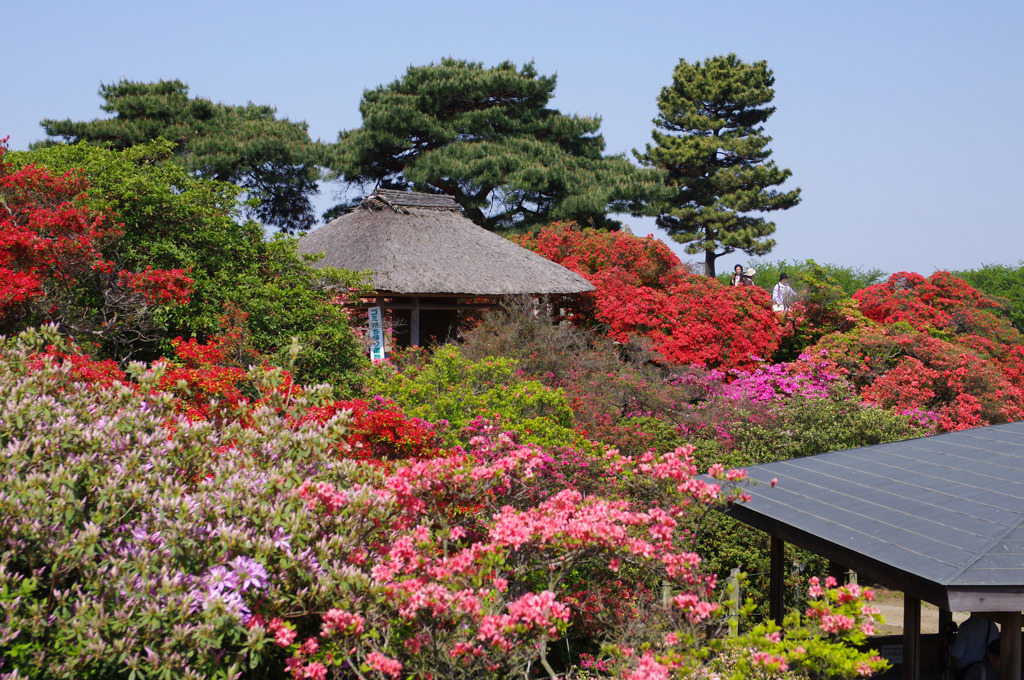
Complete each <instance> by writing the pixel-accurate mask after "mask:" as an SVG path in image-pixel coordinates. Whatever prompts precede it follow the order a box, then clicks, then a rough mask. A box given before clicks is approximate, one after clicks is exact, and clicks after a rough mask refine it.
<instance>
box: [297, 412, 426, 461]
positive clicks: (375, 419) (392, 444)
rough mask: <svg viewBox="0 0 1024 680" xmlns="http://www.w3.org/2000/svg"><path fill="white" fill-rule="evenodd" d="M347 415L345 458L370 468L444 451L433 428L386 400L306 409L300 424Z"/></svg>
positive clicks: (322, 421) (423, 457)
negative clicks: (342, 414) (365, 464)
mask: <svg viewBox="0 0 1024 680" xmlns="http://www.w3.org/2000/svg"><path fill="white" fill-rule="evenodd" d="M343 410H344V411H350V412H351V418H352V422H351V423H350V425H349V436H348V437H347V438H346V441H347V446H346V447H344V448H345V449H347V450H346V452H345V456H346V457H349V458H354V459H356V460H361V461H365V462H368V463H371V464H373V465H383V466H386V465H387V462H388V461H394V460H406V459H426V458H434V457H436V456H439V455H442V454H443V453H445V451H444V450H443V449H442V448H441V447H440V441H439V437H438V434H437V431H436V429H435V427H434V426H433V425H432V424H431V423H428V422H427V421H425V420H423V419H421V418H410V417H408V416H406V415H405V414H404V413H403V412H402V409H401V408H400V407H399V406H397V405H396V404H395V403H394V402H393V401H391V400H390V399H385V398H384V397H374V398H373V399H371V400H370V401H365V400H362V399H352V400H349V401H335V402H332V403H330V404H328V405H326V406H318V407H314V408H310V409H309V410H308V411H307V413H306V416H305V417H304V418H303V421H307V420H312V421H315V422H320V423H324V422H327V421H328V420H330V419H331V418H333V417H334V415H335V414H337V413H338V412H339V411H343Z"/></svg>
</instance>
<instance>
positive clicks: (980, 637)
mask: <svg viewBox="0 0 1024 680" xmlns="http://www.w3.org/2000/svg"><path fill="white" fill-rule="evenodd" d="M998 639H999V629H998V628H996V624H995V623H993V622H992V621H991V620H989V619H986V618H985V617H984V616H981V615H980V614H975V613H973V612H972V613H971V617H970V618H969V619H967V620H966V621H964V622H963V623H961V624H960V627H959V628H957V631H956V639H954V640H953V644H952V645H950V647H949V653H950V655H951V656H952V657H953V658H954V659H956V679H957V680H963V678H964V676H965V675H966V674H967V669H968V668H970V667H971V666H973V665H974V664H976V663H978V662H979V661H981V660H982V659H984V658H985V652H986V650H987V649H988V646H989V644H991V643H992V641H993V640H998Z"/></svg>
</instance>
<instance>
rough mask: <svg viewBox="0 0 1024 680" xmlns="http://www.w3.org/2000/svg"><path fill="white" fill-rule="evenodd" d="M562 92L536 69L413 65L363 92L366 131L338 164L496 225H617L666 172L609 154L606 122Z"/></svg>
mask: <svg viewBox="0 0 1024 680" xmlns="http://www.w3.org/2000/svg"><path fill="white" fill-rule="evenodd" d="M554 89H555V77H554V76H541V75H538V73H537V71H536V69H535V68H534V66H533V64H532V63H531V64H526V65H524V66H523V67H522V68H521V69H518V70H517V69H516V66H515V65H514V64H512V63H511V62H504V63H502V64H499V65H498V66H495V67H493V68H484V67H483V65H481V64H479V63H472V62H466V61H460V60H455V59H444V60H443V61H441V63H440V64H431V65H429V66H417V67H410V68H409V69H408V71H407V72H406V74H405V76H404V77H403V78H401V79H399V80H396V81H395V82H393V83H391V84H390V85H386V86H380V87H377V88H376V89H374V90H367V91H366V92H364V93H363V99H362V102H361V104H360V107H359V108H360V112H361V113H362V116H363V125H362V127H360V128H358V129H355V130H349V131H343V132H341V133H340V134H339V136H338V143H337V144H336V146H335V148H334V149H333V153H332V158H331V160H329V161H328V165H329V167H330V168H331V170H332V171H333V176H334V177H335V178H338V179H343V180H344V181H346V182H349V183H351V184H353V185H360V186H362V187H367V185H374V184H378V183H379V184H380V185H381V186H383V187H385V188H392V189H414V190H417V191H425V192H434V193H444V194H448V195H450V196H452V197H453V198H454V199H455V200H456V201H457V202H458V203H459V204H460V205H462V206H463V208H464V209H465V212H466V215H467V217H469V218H470V219H472V220H473V221H474V222H476V223H477V224H479V225H480V226H482V227H485V228H488V229H516V230H525V229H529V228H531V227H535V226H539V225H542V224H547V223H549V222H551V221H554V220H574V221H577V222H579V223H581V224H583V225H586V226H595V227H598V228H616V227H617V226H618V222H616V221H614V220H611V219H609V218H608V217H607V215H608V213H609V212H613V213H614V212H635V210H636V209H639V206H640V203H641V201H642V200H644V199H646V200H651V199H653V197H654V196H655V195H656V194H657V192H658V191H659V190H660V189H661V184H660V182H659V181H658V174H657V173H656V172H654V171H649V170H644V169H641V168H637V167H636V166H634V165H633V164H632V163H630V161H629V160H628V159H626V158H625V157H624V156H622V155H616V156H603V155H602V152H603V151H604V146H605V143H604V138H603V137H602V136H601V135H600V134H599V132H598V129H599V128H600V124H601V121H600V119H599V118H596V117H586V116H584V117H581V116H568V115H565V114H562V113H560V112H558V111H557V110H554V109H550V108H548V103H549V102H550V100H551V97H552V95H553V93H554Z"/></svg>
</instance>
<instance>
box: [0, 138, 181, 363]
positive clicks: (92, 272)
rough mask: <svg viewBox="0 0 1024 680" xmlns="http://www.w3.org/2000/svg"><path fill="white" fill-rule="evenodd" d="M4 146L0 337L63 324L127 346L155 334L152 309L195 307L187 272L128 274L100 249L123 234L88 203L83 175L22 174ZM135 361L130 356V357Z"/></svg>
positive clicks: (0, 154) (0, 150) (32, 170)
mask: <svg viewBox="0 0 1024 680" xmlns="http://www.w3.org/2000/svg"><path fill="white" fill-rule="evenodd" d="M5 143H6V139H4V140H0V204H2V205H3V206H4V210H2V211H0V330H4V331H7V332H11V331H18V330H21V329H23V328H25V327H26V326H27V325H29V324H33V323H40V322H45V321H49V322H53V323H58V324H60V325H61V327H62V328H63V329H64V331H65V332H70V333H75V334H80V335H83V336H86V337H90V336H91V337H94V338H100V339H105V340H108V341H110V342H112V343H113V344H114V345H115V346H125V345H128V344H130V343H132V342H134V341H137V340H138V338H139V337H140V336H143V337H144V336H146V335H147V334H149V333H152V332H153V330H154V321H153V319H152V314H151V310H150V308H151V307H154V306H157V305H162V304H181V303H186V302H188V300H189V295H190V293H191V289H192V279H191V278H190V277H189V276H188V275H187V272H186V271H185V270H184V269H173V270H159V269H152V268H147V269H146V270H145V271H143V272H132V271H128V270H123V269H121V268H120V267H119V266H118V265H117V264H116V263H115V262H114V261H112V260H110V259H108V257H107V256H105V255H104V254H103V252H102V251H101V249H102V248H103V247H104V246H105V245H107V244H109V243H111V242H112V241H113V240H114V239H116V238H117V237H119V236H120V235H121V231H120V229H119V228H118V226H116V225H114V224H111V220H110V218H109V216H108V215H107V214H105V213H102V212H99V211H96V210H93V209H91V208H89V207H88V206H87V205H86V204H85V195H84V192H85V191H86V190H87V189H88V183H87V182H85V181H84V180H83V179H82V176H81V173H78V172H67V173H64V174H62V175H57V176H54V175H52V174H51V173H49V172H48V171H46V170H44V169H42V168H38V167H35V166H32V165H29V166H26V167H23V168H20V169H15V168H14V167H13V166H12V165H11V164H10V163H8V162H7V160H6V158H5V155H6V153H7V148H6V144H5ZM128 353H129V354H130V352H128Z"/></svg>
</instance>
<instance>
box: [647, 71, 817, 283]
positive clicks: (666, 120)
mask: <svg viewBox="0 0 1024 680" xmlns="http://www.w3.org/2000/svg"><path fill="white" fill-rule="evenodd" d="M774 83H775V77H774V75H773V74H772V71H771V69H769V68H768V65H767V63H766V62H764V61H757V62H754V63H752V64H747V63H744V62H743V61H741V60H740V59H739V58H738V57H737V56H736V55H735V54H730V55H728V56H724V57H722V56H719V57H712V58H709V59H705V60H704V61H703V62H698V63H694V64H690V63H688V62H687V61H686V60H685V59H681V60H680V61H679V64H678V65H677V66H676V68H675V72H674V73H673V78H672V84H671V85H669V86H667V87H665V88H663V89H662V91H661V94H660V95H659V96H658V110H659V113H658V116H657V117H656V118H655V119H654V124H655V126H656V127H655V129H654V131H653V138H654V142H653V144H651V143H649V144H647V146H646V150H645V151H644V152H643V153H640V152H639V151H634V154H635V155H636V157H637V159H638V160H639V161H640V162H641V163H642V164H644V165H646V166H649V167H654V168H661V169H663V170H665V171H666V173H667V174H666V182H667V183H668V185H669V187H671V188H672V189H674V191H673V192H672V194H671V195H670V196H669V197H667V198H664V199H660V200H657V201H654V202H652V203H651V204H650V208H651V212H654V213H656V214H657V216H658V217H657V223H658V226H659V227H661V228H662V229H664V230H665V231H666V232H668V234H669V235H670V236H671V237H672V238H673V239H675V240H676V241H678V242H679V243H684V244H686V252H687V253H690V254H694V255H696V254H700V253H704V263H705V270H706V272H705V273H706V274H707V275H708V276H714V275H715V260H717V259H718V258H719V257H722V256H723V255H728V254H729V253H731V252H733V251H735V250H742V251H743V252H745V253H747V254H748V255H765V254H766V253H768V252H770V251H771V249H772V248H773V247H774V245H775V241H774V240H772V239H771V238H770V237H771V235H772V234H773V233H774V232H775V224H774V223H772V222H769V221H768V220H767V219H765V217H764V216H763V213H766V212H770V211H774V210H785V209H788V208H792V207H793V206H795V205H796V204H797V203H799V202H800V189H793V190H791V191H779V190H778V189H775V188H774V187H777V186H779V185H780V184H783V183H784V182H785V181H786V180H787V179H788V178H789V177H790V175H791V174H792V173H791V172H790V171H789V170H787V169H782V168H779V167H778V166H776V165H775V162H774V161H771V160H769V157H770V156H771V153H772V152H771V150H770V149H769V148H768V144H769V142H771V137H769V136H767V135H765V134H764V128H763V123H764V122H765V121H767V120H768V118H769V117H770V116H771V115H772V113H774V112H775V108H774V107H771V106H768V104H769V103H770V102H771V101H772V99H773V98H774V97H775V90H774V89H773V88H772V85H773V84H774Z"/></svg>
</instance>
